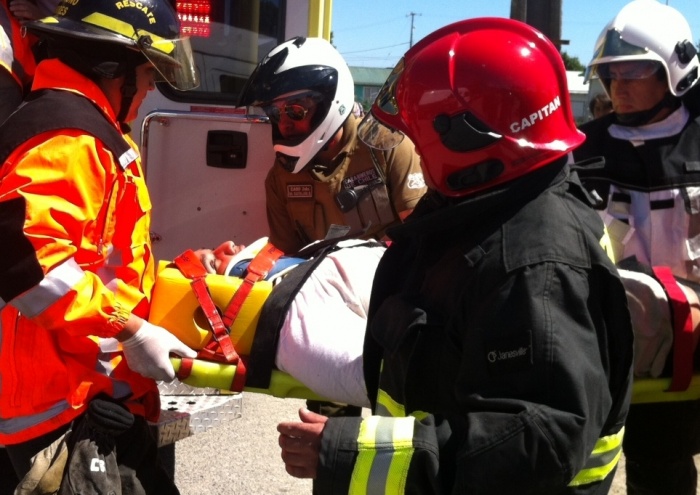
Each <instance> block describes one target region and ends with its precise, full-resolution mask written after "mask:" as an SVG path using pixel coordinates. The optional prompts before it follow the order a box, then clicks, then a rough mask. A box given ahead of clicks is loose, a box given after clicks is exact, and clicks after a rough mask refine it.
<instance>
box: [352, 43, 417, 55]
mask: <svg viewBox="0 0 700 495" xmlns="http://www.w3.org/2000/svg"><path fill="white" fill-rule="evenodd" d="M405 44H406V43H398V44H396V45H389V46H379V47H377V48H368V49H367V50H355V51H352V52H343V53H341V55H343V56H345V55H348V54H351V53H365V52H373V51H375V50H384V49H385V48H395V47H397V46H403V45H405Z"/></svg>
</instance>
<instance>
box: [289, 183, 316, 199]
mask: <svg viewBox="0 0 700 495" xmlns="http://www.w3.org/2000/svg"><path fill="white" fill-rule="evenodd" d="M313 197H314V186H313V184H287V199H311V198H313Z"/></svg>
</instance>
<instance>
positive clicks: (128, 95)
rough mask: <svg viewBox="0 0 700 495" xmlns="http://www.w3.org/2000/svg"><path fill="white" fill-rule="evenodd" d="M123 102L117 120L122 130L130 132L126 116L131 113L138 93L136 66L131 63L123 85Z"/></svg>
mask: <svg viewBox="0 0 700 495" xmlns="http://www.w3.org/2000/svg"><path fill="white" fill-rule="evenodd" d="M121 94H122V102H121V105H120V107H119V115H117V122H119V126H120V127H121V129H122V132H129V131H130V130H131V128H130V127H129V124H127V123H126V117H127V115H128V114H129V109H131V104H132V103H133V101H134V96H135V95H136V67H134V66H133V65H131V64H129V65H128V66H127V68H126V72H125V73H124V84H123V85H122V87H121Z"/></svg>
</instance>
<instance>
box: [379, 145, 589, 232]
mask: <svg viewBox="0 0 700 495" xmlns="http://www.w3.org/2000/svg"><path fill="white" fill-rule="evenodd" d="M566 161H567V160H566V157H563V158H560V159H558V160H556V161H554V162H552V163H551V164H549V165H547V166H545V167H542V168H541V169H539V170H537V171H535V172H533V173H531V174H528V175H527V176H525V177H522V178H520V179H516V180H514V181H512V182H509V183H507V184H504V185H503V186H502V187H499V188H496V189H493V190H490V191H486V192H483V193H480V194H477V195H475V196H469V197H468V198H466V199H465V198H447V197H445V196H442V195H441V194H439V193H437V192H436V191H429V192H428V193H427V194H426V195H425V196H424V197H423V199H421V201H420V202H419V204H418V205H417V206H416V209H415V211H414V213H413V215H411V216H410V217H409V218H408V219H407V221H406V222H405V223H403V224H401V225H397V226H396V227H393V228H391V229H389V230H388V231H387V235H388V236H389V237H390V238H391V239H393V240H399V239H401V238H403V237H426V236H433V235H435V234H437V233H439V232H453V231H455V230H459V231H464V230H465V229H471V228H475V227H477V226H479V225H482V224H483V223H484V222H489V223H493V222H496V221H498V220H497V219H499V218H500V219H502V221H505V219H506V218H508V217H509V216H511V215H512V214H513V213H515V212H516V211H518V210H519V209H521V208H522V207H523V205H525V204H527V203H528V202H529V201H531V200H533V199H534V198H536V197H537V196H539V195H540V194H541V193H542V192H544V191H546V190H547V189H550V188H552V187H557V186H559V185H561V184H563V183H564V182H569V184H570V187H571V188H572V189H573V190H574V191H575V192H576V194H577V195H579V194H580V196H581V197H583V198H588V195H587V194H586V192H585V190H584V189H583V187H582V186H581V184H580V182H579V180H578V176H577V175H576V174H575V173H574V174H572V172H571V169H570V168H569V165H568V164H567V163H566Z"/></svg>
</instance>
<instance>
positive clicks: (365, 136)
mask: <svg viewBox="0 0 700 495" xmlns="http://www.w3.org/2000/svg"><path fill="white" fill-rule="evenodd" d="M357 136H358V137H359V138H360V139H361V140H362V142H363V143H365V144H366V145H367V146H370V147H372V148H376V149H378V150H383V151H384V150H390V149H392V148H395V147H397V146H398V145H399V144H401V141H403V138H404V134H403V132H401V131H397V130H395V129H392V128H390V127H387V126H386V125H384V124H383V123H382V122H380V121H379V120H377V118H376V117H375V116H374V114H372V113H371V112H370V113H368V114H367V115H365V117H364V118H363V119H362V122H360V125H359V126H358V128H357Z"/></svg>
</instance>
